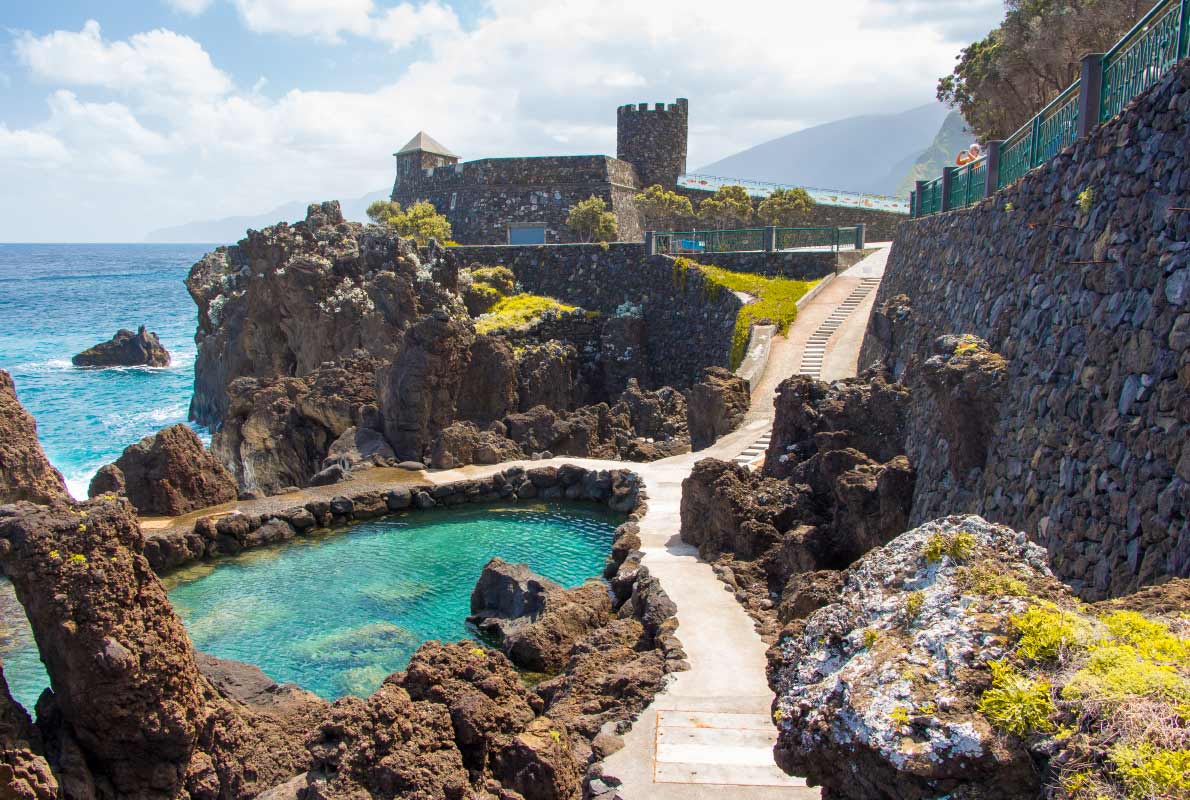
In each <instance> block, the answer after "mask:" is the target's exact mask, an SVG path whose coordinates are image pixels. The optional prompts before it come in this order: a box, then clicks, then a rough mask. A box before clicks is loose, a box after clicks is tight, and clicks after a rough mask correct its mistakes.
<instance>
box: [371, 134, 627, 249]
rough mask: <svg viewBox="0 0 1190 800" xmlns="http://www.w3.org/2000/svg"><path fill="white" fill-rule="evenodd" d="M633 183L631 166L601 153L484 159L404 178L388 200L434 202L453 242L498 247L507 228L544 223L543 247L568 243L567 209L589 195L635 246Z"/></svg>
mask: <svg viewBox="0 0 1190 800" xmlns="http://www.w3.org/2000/svg"><path fill="white" fill-rule="evenodd" d="M639 185H640V184H639V180H638V178H637V175H636V170H635V169H633V166H632V165H631V164H628V163H625V162H623V161H617V160H616V159H614V158H608V157H607V156H557V157H552V156H551V157H542V158H487V159H480V160H478V161H467V162H464V163H462V164H456V165H447V166H441V167H437V168H435V169H432V170H430V171H428V172H422V173H420V174H417V175H412V176H408V177H406V176H402V177H401V178H400V180H399V182H398V184H397V186H396V187H395V189H394V193H393V199H394V200H396V201H397V202H399V203H401V204H402V205H403V206H404V205H408V204H410V203H413V202H416V201H418V200H428V201H429V202H431V203H433V204H434V207H435V208H436V209H438V211H439V212H441V213H443V214H445V215H446V217H447V219H449V220H450V224H451V229H452V236H453V238H454V239H455V240H456V241H459V242H463V243H465V244H500V243H506V242H507V241H508V225H509V224H510V223H513V224H516V223H542V224H544V225H545V227H546V241H547V242H551V243H553V242H571V241H574V240H575V239H574V236H573V235H572V234H571V232H570V231H569V230H568V229H567V227H566V217H567V215H568V214H569V213H570V207H571V206H573V205H574V204H575V203H578V202H579V201H580V200H586V199H587V198H588V197H592V196H594V197H599V198H602V199H603V200H604V201H605V202H607V204H608V207H609V208H610V209H611V210H612V211H614V212H615V214H616V221H617V223H618V225H619V228H620V238H621V239H625V240H629V241H635V240H639V239H641V238H642V233H641V229H640V216H639V214H638V213H637V210H636V203H635V200H634V199H633V196H634V195H635V194H636V192H637V191H638V187H639Z"/></svg>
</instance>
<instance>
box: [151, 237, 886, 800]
mask: <svg viewBox="0 0 1190 800" xmlns="http://www.w3.org/2000/svg"><path fill="white" fill-rule="evenodd" d="M886 256H887V251H881V252H878V253H876V254H874V255H872V256H869V257H868V258H867V259H865V260H864V261H862V262H860V263H859V264H857V265H855V266H854V267H852V268H851V269H849V270H847V271H846V272H844V273H843V274H841V275H839V276H837V277H835V278H834V279H833V280H832V281H831V283H829V284H827V285H826V286H825V287H823V290H822V291H820V292H819V293H818V295H817V296H815V297H814V298H812V299H811V300H810V301H808V302H807V303H806V304H805V306H804V307H803V308H802V309H801V310H800V311H799V314H798V319H797V321H796V322H795V323H794V324H793V325H792V326H791V327H790V330H789V332H788V334H787V335H786V336H781V337H776V338H775V339H774V340H773V344H772V349H771V352H770V357H769V361H768V365H767V367H766V369H765V371H764V373H762V374H761V375H760V376H759V378H758V379H757V381H756V386H755V387H754V389H753V392H752V405H751V408H750V409H749V412H748V414H747V416H746V418H745V421H744V423H743V425H741V426H740V428H739V429H737V430H736V431H734V432H732V433H730V434H728V435H727V436H725V437H723V438H722V439H720V440H719V441H718V442H716V443H715V445H713V446H712V447H710V448H708V449H706V450H701V451H699V452H698V453H687V454H684V455H680V456H675V457H672V458H667V459H663V460H661V461H655V462H652V463H647V464H640V463H625V462H616V461H598V460H593V459H577V458H556V459H552V460H550V461H527V462H519V463H521V464H522V465H523V466H526V467H535V466H547V465H551V464H554V465H560V464H564V463H574V464H582V465H584V466H587V467H594V468H601V469H602V468H619V467H628V468H630V469H632V470H633V471H634V472H636V473H637V474H639V475H640V476H641V478H642V479H643V481H644V484H645V490H646V491H647V493H648V506H649V508H648V513H647V514H646V515H645V517H644V518H643V519H642V520H641V522H640V537H641V550H642V551H643V553H644V558H643V563H644V564H645V565H646V566H648V568H649V571H650V572H651V573H652V574H653V575H655V576H656V577H657V578H658V579H659V580H660V581H661V585H662V586H663V587H664V588H665V591H666V592H667V593H668V594H669V596H670V598H672V599H673V601H674V603H675V604H676V606H677V617H678V631H677V635H678V638H679V639H680V640H681V642H682V647H683V649H684V650H685V651H686V655H687V660H688V661H689V663H690V667H691V668H690V669H689V670H688V671H686V672H680V673H677V674H676V675H674V676H673V677H672V678H671V680H670V682H669V683H668V685H667V686H666V688H665V690H664V691H663V692H662V693H661V694H659V695H658V696H657V697H656V698H655V699H654V701H653V703H652V704H650V705H649V707H648V708H646V709H645V710H644V712H643V713H642V714H641V717H640V719H639V720H638V721H637V723H636V724H635V725H633V727H632V729H631V730H630V731H629V732H628V734H627V735H625V737H624V741H625V746H624V748H623V749H622V750H620V751H619V752H617V753H615V754H613V755H612V756H611V757H609V758H608V759H607V760H606V761H605V771H606V774H608V775H614V776H616V777H618V778H619V779H620V780H621V781H622V782H623V783H622V785H621V786H620V788H619V792H620V794H621V796H622V797H623V798H625V800H686V799H687V798H689V799H691V800H695V799H697V800H710V799H711V798H724V799H726V798H741V799H742V800H803V799H806V800H808V798H818V797H820V793H819V791H818V790H817V789H811V788H808V787H807V786H806V785H805V781H804V780H802V779H800V778H794V777H791V776H789V775H786V774H785V773H784V772H782V771H781V770H780V769H778V768H777V766H776V765H775V764H774V763H773V755H772V748H773V745H774V744H775V742H776V739H777V732H776V729H775V728H774V727H773V725H772V722H771V720H770V717H769V709H770V704H771V703H772V699H773V695H772V692H770V691H769V687H768V683H767V681H766V679H765V649H766V648H765V644H764V642H763V641H761V639H760V636H759V635H758V634H757V633H756V630H755V627H754V626H753V623H752V620H751V618H749V617H748V615H747V614H746V613H744V610H743V608H742V607H741V606H740V604H739V603H738V602H736V600H735V597H734V595H733V594H732V593H731V592H729V591H727V590H726V588H725V587H724V585H723V584H722V583H720V582H719V580H718V578H716V577H715V574H714V572H713V571H712V570H711V567H710V565H709V564H707V563H705V562H703V561H701V560H700V559H699V558H698V552H697V550H696V549H695V548H694V547H691V546H690V545H688V544H685V543H684V542H682V540H681V537H680V533H679V532H680V530H681V498H682V481H683V480H684V479H685V478H686V477H687V476H688V475H689V474H690V470H691V468H692V467H693V466H694V463H695V462H696V461H698V460H700V459H702V458H707V457H715V458H721V459H726V460H731V459H737V460H738V459H743V460H748V461H756V460H758V459H759V457H761V456H763V449H764V447H767V445H768V437H769V435H770V433H771V430H772V422H773V395H774V392H775V390H776V387H777V385H778V384H779V383H780V382H781V381H782V380H784V379H785V378H787V377H789V376H790V375H792V374H794V373H795V372H797V370H798V366H799V365H800V364H802V363H803V360H804V357H805V354H806V352H807V347H808V345H809V344H810V342H811V340H812V338H813V337H814V334H815V333H816V332H817V331H819V330H820V329H821V328H822V326H823V325H825V324H828V321H831V320H840V313H839V309H840V307H843V308H844V309H845V310H846V313H845V314H842V315H841V321H840V322H839V323H838V324H837V325H835V326H834V329H833V331H832V334H831V336H830V337H828V338H827V340H826V345H825V357H824V360H823V361H822V363H821V371H822V373H823V374H825V375H831V374H833V373H836V372H840V371H841V374H852V375H854V374H855V371H854V366H852V368H851V372H850V373H846V368H847V366H846V365H847V364H848V363H851V364H852V365H853V364H854V361H855V360H856V358H857V357H858V348H859V340H860V338H862V335H863V329H864V326H865V325H866V321H867V313H866V310H870V309H871V299H872V298H873V297H874V296H875V292H874V291H871V289H870V288H868V289H866V293H865V295H864V297H863V298H862V299H861V300H860V302H859V303H856V302H854V300H853V299H852V296H853V294H854V293H855V292H856V291H858V287H868V285H869V283H871V280H872V279H875V281H876V282H877V283H878V282H879V275H880V274H882V272H883V267H884V258H885V257H886ZM865 309H866V310H865ZM508 466H510V465H509V464H508V463H504V464H496V465H491V466H468V467H462V468H460V469H455V470H445V471H440V472H430V473H401V471H399V470H383V471H382V470H369V471H368V472H367V473H364V475H363V476H361V479H362V480H365V481H373V482H375V483H377V484H383V483H386V482H396V481H398V480H400V481H409V480H429V481H432V482H435V483H448V482H451V481H456V480H461V479H463V478H468V477H477V476H482V475H485V474H490V473H492V472H495V471H498V470H502V469H505V468H506V467H508ZM381 473H383V474H381ZM358 486H359V484H354V485H353V486H352V488H353V489H355V488H358ZM337 488H338V490H340V491H341V487H325V489H319V490H303V492H302V493H301V498H304V497H306V496H307V495H321V494H323V493H326V492H335V491H336V489H337ZM298 499H300V498H298V497H295V496H286V497H278V498H266V499H264V500H261V501H250V502H247V503H238V504H235V505H236V506H238V507H240V508H241V509H243V510H246V511H248V510H252V509H251V507H252V506H253V505H254V504H256V505H261V506H262V507H263V506H265V505H274V504H275V505H282V506H283V505H293V504H294V503H295V501H296V500H298ZM200 513H202V512H200ZM207 513H209V510H208V511H207ZM192 516H194V515H192ZM178 523H179V521H178V520H153V521H151V522H148V524H147V525H146V527H150V528H158V529H161V528H166V527H169V526H170V525H171V524H178Z"/></svg>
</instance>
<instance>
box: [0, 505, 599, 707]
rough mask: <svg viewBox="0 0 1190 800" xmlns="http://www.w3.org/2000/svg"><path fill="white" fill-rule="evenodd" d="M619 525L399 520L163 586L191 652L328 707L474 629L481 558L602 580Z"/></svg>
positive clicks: (26, 700) (562, 513)
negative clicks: (256, 673)
mask: <svg viewBox="0 0 1190 800" xmlns="http://www.w3.org/2000/svg"><path fill="white" fill-rule="evenodd" d="M620 521H621V518H619V517H618V516H617V515H615V514H613V513H611V512H609V511H608V510H607V509H606V508H604V507H603V506H597V505H587V504H533V505H525V504H519V505H509V506H489V507H482V508H474V507H467V508H463V509H443V510H435V511H417V512H409V513H406V514H404V515H402V516H397V517H388V518H385V519H378V520H372V521H369V522H365V523H362V524H360V525H357V526H355V527H353V528H351V529H350V530H349V531H347V532H340V533H332V534H326V535H323V536H317V537H309V538H303V539H298V540H295V541H293V542H290V543H287V544H284V545H278V546H274V547H268V548H261V549H259V550H252V551H248V552H246V553H243V554H241V555H240V556H238V557H236V558H234V559H225V560H222V561H217V562H212V563H205V564H199V565H196V566H193V567H190V568H187V569H183V570H180V571H178V572H175V573H173V574H171V575H169V576H168V577H167V578H166V579H165V584H166V588H167V589H168V590H169V597H170V600H171V601H172V603H173V605H174V608H175V609H176V610H177V612H178V614H179V615H181V617H182V619H183V620H184V621H185V623H186V628H187V630H188V631H189V632H190V637H191V639H192V640H193V641H194V644H195V646H196V647H198V648H199V649H200V650H203V651H205V652H207V653H211V654H212V655H216V656H219V657H221V658H231V659H236V660H238V661H247V662H249V663H252V664H256V665H257V666H259V667H260V668H261V669H263V670H264V671H265V672H266V673H267V674H268V675H269V676H270V677H272V678H273V679H274V680H277V681H283V682H284V681H292V682H294V683H297V684H298V685H300V686H303V687H305V688H306V689H309V690H310V691H313V692H315V693H317V694H319V695H321V696H322V697H325V698H327V699H334V698H336V697H341V696H343V695H345V694H355V695H360V696H365V695H367V694H370V693H371V692H372V691H373V690H375V689H376V687H377V686H379V685H380V683H381V681H383V680H384V678H385V677H386V676H387V675H388V674H389V673H391V672H394V671H397V670H400V669H403V668H404V666H405V665H406V663H407V662H408V660H409V656H410V655H412V653H413V651H414V650H416V649H417V647H418V645H420V644H421V643H422V642H424V641H426V640H429V639H439V640H443V641H455V640H458V639H462V638H466V637H468V636H473V635H474V634H473V633H471V632H469V631H468V629H467V627H466V624H465V623H464V619H465V618H466V616H467V614H468V613H469V612H470V600H471V589H472V588H473V587H474V586H475V581H476V580H477V579H478V578H479V573H480V571H481V570H482V569H483V565H484V564H486V563H487V561H488V559H490V558H492V557H493V556H500V557H501V558H503V559H505V560H506V561H519V562H524V563H526V564H528V565H529V566H530V567H532V568H533V569H534V570H535V571H537V572H539V573H540V574H542V575H545V576H546V577H548V578H552V579H553V580H555V581H558V582H559V583H561V584H563V585H565V586H577V585H578V584H580V583H582V582H583V581H584V580H585V579H587V578H590V577H594V576H596V575H598V573H599V571H600V569H601V568H602V566H603V562H604V559H605V558H606V556H607V553H608V551H609V549H610V547H611V541H612V535H613V531H614V530H615V526H616V525H617V524H619V522H620ZM4 590H5V591H4V592H0V611H2V609H3V607H4V606H5V605H9V606H10V607H11V605H12V604H15V599H12V592H11V587H9V586H7V585H5V586H4ZM17 614H18V615H19V607H18V611H17ZM3 616H4V617H5V618H7V619H8V620H10V631H9V635H8V636H7V637H0V658H2V659H3V661H4V671H5V675H6V677H7V679H8V683H9V687H10V689H11V691H12V693H13V696H14V697H16V699H17V700H19V701H20V702H21V703H22V704H24V705H25V707H26V708H30V709H31V708H32V707H33V704H34V703H35V702H36V700H37V696H38V695H39V694H40V693H41V690H42V689H43V688H44V687H45V685H46V683H47V680H46V677H45V672H44V670H43V669H42V667H41V663H40V661H39V660H38V658H37V651H36V648H35V647H34V646H33V642H32V636H31V634H30V633H29V631H28V629H27V625H20V624H13V623H12V620H13V619H14V618H13V617H12V616H11V615H3ZM15 619H16V621H17V622H18V623H23V617H19V616H18V617H16V618H15Z"/></svg>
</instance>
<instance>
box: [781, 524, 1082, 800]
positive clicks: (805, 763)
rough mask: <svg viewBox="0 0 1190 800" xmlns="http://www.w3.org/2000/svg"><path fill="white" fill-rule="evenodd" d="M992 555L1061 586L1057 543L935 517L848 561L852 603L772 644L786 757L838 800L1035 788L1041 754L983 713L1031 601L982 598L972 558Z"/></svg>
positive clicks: (1039, 586) (1021, 575)
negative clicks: (1053, 571)
mask: <svg viewBox="0 0 1190 800" xmlns="http://www.w3.org/2000/svg"><path fill="white" fill-rule="evenodd" d="M936 542H942V544H941V545H932V543H936ZM947 543H950V544H947ZM932 546H936V547H937V549H936V550H931V549H930V548H931V547H932ZM948 546H949V547H950V548H951V550H950V552H949V553H948V552H947V551H946V548H947V547H948ZM935 556H936V557H935ZM984 563H990V564H994V565H995V567H994V568H995V570H996V574H1000V573H1001V572H1002V573H1004V574H1007V575H1009V576H1011V577H1012V579H1013V580H1016V581H1019V582H1020V586H1021V587H1022V588H1023V589H1025V590H1026V591H1027V590H1028V589H1027V587H1030V586H1032V587H1033V588H1034V589H1035V590H1039V591H1042V592H1047V593H1053V592H1055V591H1058V592H1059V593H1060V588H1059V587H1058V586H1057V583H1056V581H1054V580H1053V578H1052V577H1051V575H1050V573H1049V569H1048V567H1047V566H1046V559H1045V551H1044V550H1042V549H1041V548H1039V547H1037V546H1036V545H1033V544H1031V543H1030V542H1029V541H1028V539H1027V538H1026V537H1025V535H1024V534H1022V533H1017V532H1015V531H1012V530H1011V529H1009V528H1005V527H1002V526H996V525H991V524H989V523H987V522H985V521H983V520H982V519H980V518H978V517H950V518H946V519H943V520H939V521H936V522H932V523H927V524H926V525H923V526H921V527H920V528H917V529H915V530H912V531H909V532H907V533H904V534H902V535H901V536H899V537H897V538H896V539H894V540H893V541H892V542H890V543H889V544H887V545H885V546H884V547H882V548H879V549H877V550H873V551H872V552H870V553H869V554H868V555H867V556H865V557H864V558H862V559H861V560H860V561H858V562H857V563H855V564H854V565H853V566H851V567H850V568H849V569H847V570H846V571H845V572H844V573H843V581H842V587H841V589H840V591H839V595H838V597H839V599H838V600H837V601H836V602H834V603H831V604H830V605H827V606H825V607H824V608H820V609H818V610H817V611H815V612H814V613H812V614H811V615H810V616H809V617H808V618H806V619H805V620H801V621H798V622H796V623H794V624H793V625H791V626H790V628H788V629H787V630H786V631H784V632H783V633H782V635H781V637H780V640H779V641H778V643H777V644H776V645H775V646H774V647H773V649H772V651H771V652H770V667H769V669H770V683H771V684H772V685H773V686H774V689H775V691H776V693H777V699H776V701H775V702H774V706H773V708H774V712H773V717H774V720H775V722H776V723H777V726H778V730H779V740H778V743H777V747H776V750H775V754H776V758H777V762H778V764H779V765H780V766H781V767H782V768H784V769H786V770H787V771H789V772H791V773H792V774H799V775H806V776H808V777H809V778H810V780H812V781H813V782H815V783H820V784H822V785H823V786H825V787H827V788H828V789H829V792H830V796H831V797H838V798H870V797H887V798H898V799H900V798H903V799H904V800H910V798H912V799H913V800H918V799H919V798H920V799H921V800H924V799H925V798H935V797H940V796H942V795H945V794H948V793H950V794H951V795H952V796H960V797H961V796H976V795H965V794H955V793H956V792H959V791H960V790H969V789H971V787H979V788H980V790H981V792H980V794H978V795H977V796H979V797H983V798H993V797H997V798H1019V797H1025V796H1033V795H1035V794H1036V792H1037V791H1038V789H1039V785H1040V781H1039V776H1038V773H1037V771H1036V769H1035V766H1034V764H1033V761H1032V760H1031V758H1030V754H1029V752H1028V750H1027V749H1026V747H1025V746H1024V744H1023V743H1022V742H1021V741H1019V740H1014V739H1011V738H1006V737H1003V736H1002V735H1001V734H1000V733H999V732H997V731H996V730H995V729H994V728H993V726H992V725H991V723H989V721H988V720H987V719H986V718H985V717H984V715H983V714H981V713H980V712H979V710H978V708H977V706H978V701H979V697H980V694H981V692H982V691H983V690H984V689H986V688H988V686H989V685H990V683H991V671H990V670H989V668H988V662H990V661H995V660H997V659H1002V658H1004V657H1005V656H1006V655H1007V653H1008V649H1009V645H1010V643H1011V639H1012V636H1011V629H1010V623H1009V616H1010V615H1011V614H1018V613H1022V612H1024V611H1025V610H1026V608H1027V607H1028V601H1026V600H1024V599H1023V598H1022V597H1020V596H1017V595H1015V594H1008V595H1003V596H994V595H984V594H980V588H979V586H978V585H976V578H975V577H974V576H973V573H972V571H971V568H970V567H968V566H965V565H968V564H971V565H975V564H984Z"/></svg>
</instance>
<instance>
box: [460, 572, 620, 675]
mask: <svg viewBox="0 0 1190 800" xmlns="http://www.w3.org/2000/svg"><path fill="white" fill-rule="evenodd" d="M611 610H612V606H611V599H610V598H609V597H608V593H607V587H606V586H604V585H603V584H602V583H599V582H595V581H592V582H588V583H584V584H583V585H582V586H579V587H577V588H574V589H566V588H563V587H562V586H559V585H558V584H556V583H554V582H553V581H551V580H549V579H548V578H543V577H542V576H540V575H538V574H536V573H535V572H533V571H532V570H530V569H529V568H528V567H527V566H526V565H524V564H509V563H508V562H506V561H504V560H502V559H499V558H493V559H492V560H491V561H489V562H488V563H487V564H486V565H485V566H484V568H483V572H482V573H481V574H480V576H479V581H478V582H476V584H475V589H474V590H473V591H472V592H471V616H470V617H468V618H467V621H468V622H469V623H471V624H472V625H475V626H476V627H478V628H479V629H480V630H481V631H483V632H484V633H486V634H489V635H491V636H492V637H493V638H494V639H496V640H497V641H498V642H499V643H500V647H501V648H502V649H503V650H504V652H505V654H507V655H508V657H509V659H510V660H511V661H512V663H514V664H516V665H517V666H518V667H521V668H522V669H527V670H531V671H533V672H557V671H558V670H560V669H561V668H562V667H563V666H565V665H566V662H567V660H568V659H569V657H570V651H571V649H572V648H573V647H574V645H575V643H576V642H577V641H579V640H580V639H582V638H583V637H584V636H587V635H588V634H590V633H591V632H592V631H593V630H595V629H596V628H599V627H600V626H602V625H605V624H606V623H607V622H608V620H609V619H610V615H611Z"/></svg>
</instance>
